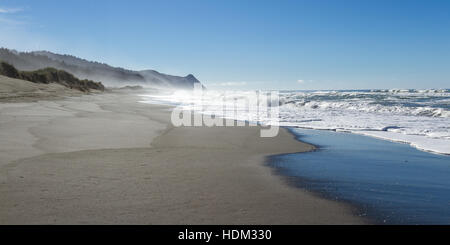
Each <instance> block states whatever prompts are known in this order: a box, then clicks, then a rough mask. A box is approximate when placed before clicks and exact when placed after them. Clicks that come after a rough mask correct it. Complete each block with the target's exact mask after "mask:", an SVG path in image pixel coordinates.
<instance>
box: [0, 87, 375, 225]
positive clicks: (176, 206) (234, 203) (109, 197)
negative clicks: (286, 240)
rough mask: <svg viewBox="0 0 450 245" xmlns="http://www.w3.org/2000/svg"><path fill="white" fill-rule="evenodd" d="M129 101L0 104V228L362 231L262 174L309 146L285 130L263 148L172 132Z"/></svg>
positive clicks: (250, 139)
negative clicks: (278, 157)
mask: <svg viewBox="0 0 450 245" xmlns="http://www.w3.org/2000/svg"><path fill="white" fill-rule="evenodd" d="M136 97H137V95H136V94H128V93H124V92H116V93H104V94H98V95H88V96H81V97H76V98H67V99H64V100H58V101H40V102H35V103H21V104H20V105H17V104H16V105H11V104H9V105H6V104H4V103H0V114H2V118H1V123H0V125H3V127H0V134H2V136H8V135H9V137H2V139H3V140H2V141H0V145H1V146H8V145H13V146H14V147H9V148H8V147H6V148H5V147H3V148H1V149H2V151H1V152H0V153H1V154H0V162H1V164H0V194H1V195H0V196H1V197H0V199H1V200H0V201H1V203H2V204H1V206H0V223H2V224H367V223H368V222H367V221H366V220H365V219H364V218H362V217H357V216H355V215H354V213H353V212H352V211H351V207H349V206H348V205H344V204H341V203H337V202H334V201H330V200H326V199H323V198H319V197H317V196H314V195H313V194H311V193H308V192H307V191H305V190H301V189H298V188H293V187H291V186H288V185H286V183H284V182H283V180H282V179H281V178H280V177H279V176H277V175H274V174H273V173H272V172H271V169H270V168H269V167H267V166H265V164H264V163H265V161H266V159H267V157H269V156H271V155H274V154H281V153H290V152H300V151H305V150H310V149H311V146H309V145H308V144H305V143H303V142H300V141H297V140H296V139H295V138H294V136H293V135H292V134H290V133H289V132H287V130H286V129H281V130H280V135H279V136H277V137H275V138H272V139H264V140H263V139H262V138H259V128H258V127H212V128H206V127H183V128H174V127H172V126H171V125H170V122H169V121H168V120H169V118H170V117H169V110H168V108H169V107H166V106H158V105H149V104H144V103H139V102H137V100H136ZM5 105H6V106H5ZM31 112H33V113H31ZM30 113H31V114H30ZM105 125H106V127H105ZM13 135H14V137H12V136H13ZM25 142H27V144H23V143H25ZM5 162H6V163H5Z"/></svg>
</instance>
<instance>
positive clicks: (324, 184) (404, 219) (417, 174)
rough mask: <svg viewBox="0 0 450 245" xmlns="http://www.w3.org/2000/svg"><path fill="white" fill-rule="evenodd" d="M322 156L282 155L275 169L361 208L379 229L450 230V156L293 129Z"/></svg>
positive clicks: (273, 161) (351, 136)
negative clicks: (442, 227) (381, 226)
mask: <svg viewBox="0 0 450 245" xmlns="http://www.w3.org/2000/svg"><path fill="white" fill-rule="evenodd" d="M291 132H292V133H294V134H295V135H296V136H297V137H298V139H300V140H302V141H304V142H308V143H311V144H314V145H316V146H318V147H319V149H318V150H317V151H314V152H308V153H299V154H286V155H278V156H273V157H271V158H270V161H269V165H270V166H272V167H274V168H275V169H276V170H277V171H279V172H280V173H281V174H283V175H287V176H290V177H292V176H293V177H298V178H294V181H293V183H294V184H295V185H296V186H299V187H301V188H306V189H308V190H311V191H314V192H319V193H321V194H323V195H324V196H326V197H327V198H330V199H338V200H341V201H346V202H350V203H353V204H355V205H356V206H357V207H359V214H360V215H364V216H368V217H369V218H371V219H372V220H373V221H374V222H376V223H387V224H450V156H448V155H437V154H432V153H427V152H423V151H420V150H417V149H415V148H413V147H411V146H409V145H407V144H400V143H393V142H388V141H384V140H378V139H375V138H371V137H367V136H362V135H355V134H350V133H339V132H334V131H326V130H310V129H298V128H293V129H291Z"/></svg>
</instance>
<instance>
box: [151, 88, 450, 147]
mask: <svg viewBox="0 0 450 245" xmlns="http://www.w3.org/2000/svg"><path fill="white" fill-rule="evenodd" d="M252 93H254V92H253V91H233V92H230V91H226V92H223V91H207V93H206V94H205V93H204V94H203V97H201V98H200V97H198V96H195V95H194V94H193V93H191V92H187V91H177V92H174V93H166V94H156V95H143V96H142V98H143V102H146V103H165V104H172V105H180V106H182V107H183V108H184V109H186V110H191V109H193V108H194V105H196V104H197V105H198V104H199V103H202V104H203V105H205V106H204V111H203V113H205V114H214V115H216V116H219V117H223V118H230V119H236V120H245V121H251V122H260V123H262V124H270V123H271V121H272V119H271V118H269V117H266V116H264V115H263V116H261V115H258V114H257V108H247V107H246V105H237V106H232V107H226V108H235V110H236V112H235V113H234V112H230V111H224V110H223V108H224V106H223V104H222V102H223V101H225V105H233V103H234V101H235V99H239V98H245V96H248V95H249V94H252ZM279 100H280V105H279V121H280V125H281V126H291V127H303V128H312V129H327V130H336V131H347V132H352V133H357V134H363V135H367V136H372V137H376V138H380V139H385V140H390V141H396V142H403V143H408V144H411V145H412V146H414V147H416V148H418V149H421V150H424V151H429V152H434V153H442V154H450V111H449V108H450V93H449V90H446V89H442V90H436V89H430V90H400V89H399V90H371V91H309V92H305V91H281V92H280V99H279ZM258 116H259V117H258Z"/></svg>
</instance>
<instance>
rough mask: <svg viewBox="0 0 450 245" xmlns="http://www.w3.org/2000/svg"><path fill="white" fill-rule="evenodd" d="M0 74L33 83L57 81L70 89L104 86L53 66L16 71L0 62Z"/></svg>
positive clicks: (86, 90) (99, 87) (86, 89)
mask: <svg viewBox="0 0 450 245" xmlns="http://www.w3.org/2000/svg"><path fill="white" fill-rule="evenodd" d="M0 75H3V76H7V77H11V78H17V79H22V80H27V81H30V82H33V83H45V84H48V83H58V84H61V85H63V86H66V87H68V88H71V89H77V90H80V91H83V92H88V91H89V90H91V89H96V90H101V91H103V90H104V89H105V87H104V86H103V84H102V83H100V82H94V81H91V80H87V79H85V80H80V79H78V78H76V77H75V76H74V75H72V74H70V73H68V72H66V71H64V70H58V69H55V68H50V67H49V68H44V69H40V70H36V71H18V70H17V69H16V68H15V67H14V66H12V65H10V64H8V63H6V62H0Z"/></svg>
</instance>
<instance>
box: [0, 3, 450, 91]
mask: <svg viewBox="0 0 450 245" xmlns="http://www.w3.org/2000/svg"><path fill="white" fill-rule="evenodd" d="M449 13H450V1H448V0H442V1H426V0H424V1H415V0H395V1H393V0H389V1H383V0H373V1H369V0H355V1H347V0H339V1H337V0H329V1H325V0H311V1H301V0H295V1H287V0H277V1H275V0H273V1H264V0H236V1H235V0H209V1H208V0H179V1H173V0H162V1H148V0H147V1H144V0H142V1H138V0H127V1H113V0H96V1H93V0H76V1H69V0H68V1H51V0H40V1H35V0H28V1H27V0H0V46H2V47H6V48H11V49H16V50H19V51H32V50H48V51H52V52H57V53H62V54H71V55H75V56H78V57H81V58H85V59H88V60H94V61H99V62H104V63H108V64H110V65H113V66H120V67H124V68H128V69H134V70H143V69H155V70H157V71H160V72H164V73H169V74H172V75H182V76H185V75H187V74H193V75H195V76H196V77H197V78H198V79H199V80H200V81H201V82H202V83H204V84H205V85H206V86H207V87H208V88H217V89H298V90H302V89H306V90H309V89H333V90H334V89H377V88H417V89H423V88H449V87H450V14H449Z"/></svg>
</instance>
